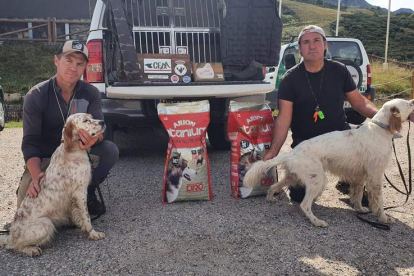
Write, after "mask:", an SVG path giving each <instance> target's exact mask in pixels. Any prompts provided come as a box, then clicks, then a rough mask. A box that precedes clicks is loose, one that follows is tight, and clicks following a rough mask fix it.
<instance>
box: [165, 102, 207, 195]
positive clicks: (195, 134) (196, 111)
mask: <svg viewBox="0 0 414 276" xmlns="http://www.w3.org/2000/svg"><path fill="white" fill-rule="evenodd" d="M158 116H159V118H160V120H161V121H162V123H163V124H164V127H165V129H166V130H167V132H168V136H169V143H168V148H167V160H166V162H165V170H164V185H163V190H162V201H163V203H172V202H175V201H189V200H213V192H212V187H211V176H210V161H209V159H208V155H207V147H206V131H207V126H208V124H209V122H210V105H209V102H208V101H199V102H185V103H160V104H158Z"/></svg>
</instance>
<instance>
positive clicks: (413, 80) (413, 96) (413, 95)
mask: <svg viewBox="0 0 414 276" xmlns="http://www.w3.org/2000/svg"><path fill="white" fill-rule="evenodd" d="M411 99H414V70H413V71H412V72H411Z"/></svg>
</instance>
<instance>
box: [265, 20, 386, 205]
mask: <svg viewBox="0 0 414 276" xmlns="http://www.w3.org/2000/svg"><path fill="white" fill-rule="evenodd" d="M298 43H299V45H298V46H299V52H300V54H301V56H302V57H303V62H301V63H299V64H298V65H296V66H295V67H293V68H292V69H290V70H289V71H288V72H286V74H285V76H284V78H283V80H282V81H281V83H280V86H279V90H278V100H279V114H278V116H277V118H276V120H275V127H274V132H273V140H272V145H271V147H270V150H269V151H268V152H267V154H266V156H265V157H264V160H268V159H271V158H273V157H275V156H276V155H277V154H278V153H279V151H280V148H281V147H282V145H283V143H284V142H285V140H286V137H287V134H288V130H289V127H290V128H291V131H292V139H293V143H292V145H291V147H292V148H294V147H296V146H297V145H298V144H299V143H301V142H302V141H304V140H307V139H310V138H313V137H315V136H318V135H321V134H324V133H328V132H331V131H336V130H345V129H350V126H349V125H348V124H347V123H346V122H345V119H346V117H345V111H344V109H343V104H344V96H345V97H346V99H347V100H348V101H349V102H350V103H351V105H352V107H353V108H354V109H355V110H356V111H358V112H359V113H361V114H362V115H364V116H365V117H368V118H372V117H373V116H374V115H375V114H376V113H377V111H378V110H377V108H376V107H375V105H374V104H373V103H371V102H370V101H369V100H367V99H366V98H365V97H363V96H362V95H361V94H360V93H359V91H358V89H357V87H356V85H355V82H354V81H353V79H352V77H351V74H350V73H349V71H348V69H347V68H346V67H345V66H344V65H343V64H341V63H339V62H336V61H331V60H327V59H325V55H326V51H327V49H328V43H327V41H326V37H325V32H324V31H323V30H322V28H320V27H318V26H314V25H311V26H307V27H305V28H304V29H303V30H302V31H301V32H300V34H299V37H298ZM304 196H305V188H304V187H303V186H297V187H291V188H290V197H291V199H292V200H294V201H296V202H301V201H302V200H303V198H304Z"/></svg>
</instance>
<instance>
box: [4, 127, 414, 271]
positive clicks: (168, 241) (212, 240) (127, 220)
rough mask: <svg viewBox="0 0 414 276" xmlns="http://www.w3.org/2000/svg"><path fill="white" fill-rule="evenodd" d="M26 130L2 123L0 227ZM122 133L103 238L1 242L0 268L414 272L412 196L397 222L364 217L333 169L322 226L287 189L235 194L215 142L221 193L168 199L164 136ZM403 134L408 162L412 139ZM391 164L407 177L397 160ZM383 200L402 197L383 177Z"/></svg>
mask: <svg viewBox="0 0 414 276" xmlns="http://www.w3.org/2000/svg"><path fill="white" fill-rule="evenodd" d="M406 129H407V124H406V125H405V131H406ZM21 137H22V129H5V131H3V132H1V133H0V220H1V221H0V227H1V225H3V224H5V223H7V222H10V221H11V220H12V217H13V214H14V212H15V201H16V198H15V190H16V188H17V185H18V181H19V178H20V175H21V173H22V172H23V158H22V155H21V151H20V142H21ZM115 141H116V143H117V144H118V145H119V147H120V152H121V156H120V160H119V162H118V163H117V165H116V167H115V168H114V169H113V171H112V173H111V177H110V180H109V185H106V186H104V187H103V188H102V190H103V193H104V197H105V199H106V202H107V206H108V211H107V213H106V214H105V215H104V216H103V217H102V218H100V219H99V220H97V221H96V222H94V226H95V228H96V229H97V230H99V231H103V232H105V234H106V238H105V240H102V241H90V240H88V239H87V238H86V237H85V235H83V234H82V233H81V232H80V231H79V230H77V229H73V228H64V229H60V230H59V233H58V234H57V235H56V236H55V238H54V240H53V242H52V243H51V245H49V246H47V247H46V248H45V249H44V250H43V255H42V256H41V257H39V258H28V257H26V256H22V255H19V254H16V253H14V252H10V251H4V250H1V251H0V256H1V258H0V259H1V265H0V275H80V274H82V275H98V274H102V275H128V274H132V275H387V276H388V275H414V254H413V253H414V211H413V206H414V203H413V200H412V199H410V200H409V202H408V203H407V204H406V205H405V206H404V207H400V208H398V209H393V210H389V211H388V214H389V215H391V216H393V217H394V218H396V223H395V224H393V225H392V226H391V231H384V230H379V229H376V228H373V227H372V226H370V225H368V224H365V223H363V222H361V221H359V220H358V219H357V218H356V216H355V212H354V211H353V210H352V209H351V208H350V207H349V206H348V205H347V204H346V200H347V198H348V197H347V196H344V195H342V194H340V193H339V192H338V191H337V190H336V189H335V188H334V185H335V183H336V181H337V179H335V178H334V177H330V185H329V186H328V188H327V190H326V191H325V192H324V193H323V195H322V196H321V197H320V198H319V199H318V200H317V202H316V203H315V204H314V207H313V209H314V213H315V214H316V215H317V216H319V217H320V218H321V219H324V220H326V221H327V222H328V223H329V226H328V228H325V229H321V228H316V227H313V226H312V225H311V223H310V222H309V221H308V220H307V219H306V217H305V216H304V215H303V214H302V212H301V211H300V210H299V206H298V205H296V204H291V203H289V200H288V198H287V196H286V195H284V194H282V195H281V196H280V200H279V201H278V202H277V203H276V204H273V205H272V204H268V203H267V202H266V201H265V198H264V197H256V198H251V199H245V200H235V199H233V198H232V197H230V185H229V171H230V165H229V160H230V156H229V152H219V151H214V150H213V149H211V148H209V149H208V150H209V151H208V153H209V156H210V161H211V175H212V183H213V192H214V197H215V198H214V201H212V202H183V203H174V204H170V205H167V204H162V203H161V189H162V174H163V169H164V162H165V157H166V143H167V140H166V138H165V136H160V134H159V132H153V131H144V130H142V129H131V130H129V133H117V134H116V135H115ZM287 143H289V141H287ZM396 143H397V148H398V152H399V153H400V154H399V156H400V159H404V160H401V161H402V166H403V167H406V166H407V161H406V159H407V158H406V152H407V150H406V147H405V145H404V144H405V139H399V140H397V141H396ZM287 150H289V147H288V146H287V145H285V146H284V148H283V151H287ZM405 172H406V173H407V169H406V168H405ZM387 174H388V176H389V177H390V178H391V179H392V181H393V182H394V183H397V184H398V185H402V184H401V181H400V180H399V178H398V170H397V167H396V165H395V162H394V161H393V163H392V164H391V165H390V167H389V169H388V170H387ZM384 201H385V205H386V206H390V205H396V204H401V203H403V202H404V197H403V196H402V195H400V194H398V193H397V192H396V191H395V190H393V189H392V188H390V187H389V186H388V185H386V183H385V182H384Z"/></svg>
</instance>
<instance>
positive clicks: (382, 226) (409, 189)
mask: <svg viewBox="0 0 414 276" xmlns="http://www.w3.org/2000/svg"><path fill="white" fill-rule="evenodd" d="M410 128H411V122H410V121H408V133H407V151H408V184H407V182H406V180H405V176H404V173H403V171H402V169H401V164H400V161H399V160H398V157H397V152H396V150H395V143H394V139H392V148H393V150H394V155H395V160H396V161H397V166H398V171H399V173H400V177H401V180H402V182H403V184H404V188H405V192H404V191H401V190H400V189H398V188H397V187H396V186H395V185H394V184H392V182H391V181H390V180H389V178H388V177H387V175H386V174H385V173H384V176H385V179H386V180H387V182H388V183H389V184H390V185H391V187H393V188H394V189H395V190H396V191H397V192H399V193H401V194H403V195H405V196H406V198H405V202H404V203H403V204H402V205H398V206H390V207H385V208H384V210H389V209H394V208H398V207H402V206H404V205H405V204H406V203H407V201H408V199H409V198H410V195H411V193H412V172H411V147H410ZM369 213H371V212H367V213H358V214H357V218H358V219H360V220H362V221H363V222H366V223H368V224H370V225H372V226H374V227H375V228H378V229H383V230H390V229H391V228H390V226H389V225H387V224H384V223H380V222H374V221H371V220H368V219H366V218H363V217H362V215H365V214H369Z"/></svg>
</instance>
